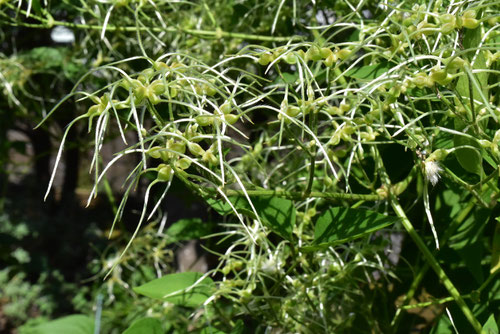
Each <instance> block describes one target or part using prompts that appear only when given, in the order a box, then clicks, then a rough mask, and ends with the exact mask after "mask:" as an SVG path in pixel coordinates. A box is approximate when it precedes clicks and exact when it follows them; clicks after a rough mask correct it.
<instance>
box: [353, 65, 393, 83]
mask: <svg viewBox="0 0 500 334" xmlns="http://www.w3.org/2000/svg"><path fill="white" fill-rule="evenodd" d="M390 68H391V67H390V66H389V64H386V63H384V64H383V63H381V64H376V65H369V66H362V67H355V68H353V69H350V70H349V71H347V72H346V73H345V76H346V77H351V78H355V79H360V80H372V79H375V78H378V77H379V76H381V75H382V74H384V73H385V72H387V71H389V69H390Z"/></svg>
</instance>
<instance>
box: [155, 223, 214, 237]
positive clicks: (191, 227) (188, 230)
mask: <svg viewBox="0 0 500 334" xmlns="http://www.w3.org/2000/svg"><path fill="white" fill-rule="evenodd" d="M212 227H213V223H210V222H204V221H203V220H201V218H186V219H180V220H178V221H176V222H175V223H173V224H172V225H171V226H170V227H169V228H168V229H167V231H166V232H165V233H166V234H167V235H168V238H169V241H171V242H176V241H184V240H195V239H199V238H200V237H203V236H205V235H208V234H210V232H211V231H212Z"/></svg>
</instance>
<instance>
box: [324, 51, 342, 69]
mask: <svg viewBox="0 0 500 334" xmlns="http://www.w3.org/2000/svg"><path fill="white" fill-rule="evenodd" d="M337 59H338V58H337V55H336V54H335V53H333V52H332V54H331V55H329V56H328V57H327V58H326V59H325V61H324V62H323V63H324V64H325V66H328V67H332V66H333V64H335V63H336V62H337Z"/></svg>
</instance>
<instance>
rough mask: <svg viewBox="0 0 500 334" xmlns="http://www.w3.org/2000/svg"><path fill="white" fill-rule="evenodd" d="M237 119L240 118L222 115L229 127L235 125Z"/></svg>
mask: <svg viewBox="0 0 500 334" xmlns="http://www.w3.org/2000/svg"><path fill="white" fill-rule="evenodd" d="M239 118H240V116H238V115H233V114H227V115H224V120H225V121H226V122H227V123H229V124H230V125H233V124H234V123H236V122H237V121H238V119H239Z"/></svg>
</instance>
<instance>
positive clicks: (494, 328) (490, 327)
mask: <svg viewBox="0 0 500 334" xmlns="http://www.w3.org/2000/svg"><path fill="white" fill-rule="evenodd" d="M483 331H484V332H486V334H498V325H497V322H496V321H495V316H494V315H493V314H491V315H490V317H489V318H488V320H486V322H485V324H484V325H483Z"/></svg>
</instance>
